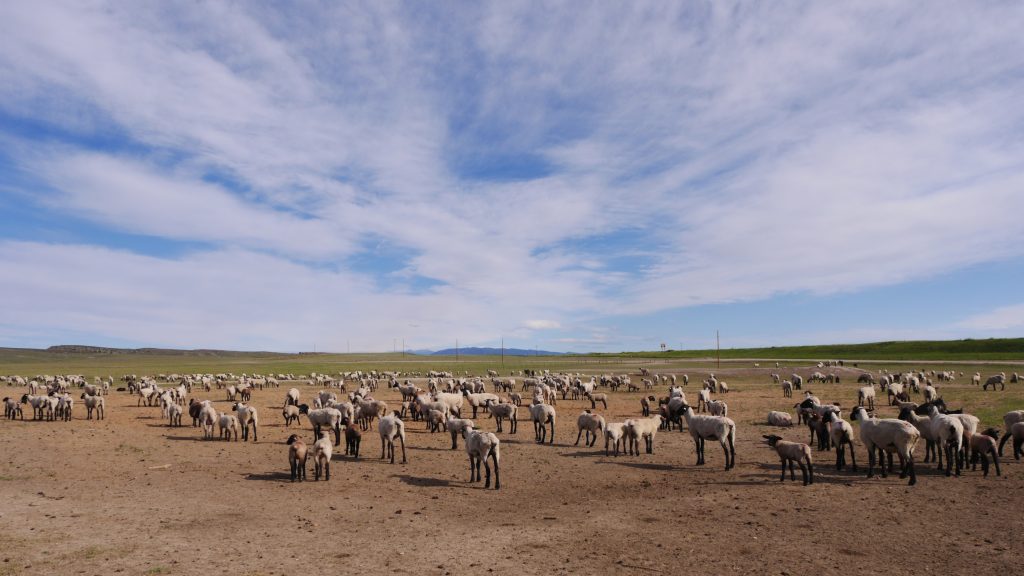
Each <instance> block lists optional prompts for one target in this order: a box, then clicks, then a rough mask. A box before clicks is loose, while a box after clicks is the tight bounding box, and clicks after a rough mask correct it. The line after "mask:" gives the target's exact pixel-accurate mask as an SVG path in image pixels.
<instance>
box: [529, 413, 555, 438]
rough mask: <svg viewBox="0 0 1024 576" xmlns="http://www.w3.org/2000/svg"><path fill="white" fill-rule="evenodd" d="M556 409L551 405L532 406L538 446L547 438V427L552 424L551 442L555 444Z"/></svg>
mask: <svg viewBox="0 0 1024 576" xmlns="http://www.w3.org/2000/svg"><path fill="white" fill-rule="evenodd" d="M555 418H556V414H555V407H554V406H552V405H550V404H533V405H531V406H530V419H531V420H533V432H534V436H535V439H536V441H537V443H538V444H543V443H544V440H545V439H546V438H547V433H548V431H547V425H548V424H551V441H550V442H549V443H550V444H554V443H555Z"/></svg>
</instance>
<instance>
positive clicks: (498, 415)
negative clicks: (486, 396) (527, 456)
mask: <svg viewBox="0 0 1024 576" xmlns="http://www.w3.org/2000/svg"><path fill="white" fill-rule="evenodd" d="M491 418H494V420H495V421H496V422H497V423H498V432H501V431H502V430H501V423H502V422H504V421H505V420H508V421H509V434H515V433H516V428H518V423H519V409H518V408H517V407H516V405H515V404H497V405H494V406H491Z"/></svg>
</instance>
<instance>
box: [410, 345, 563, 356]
mask: <svg viewBox="0 0 1024 576" xmlns="http://www.w3.org/2000/svg"><path fill="white" fill-rule="evenodd" d="M458 352H459V355H460V356H500V355H501V354H502V351H501V348H474V347H470V348H459V349H458ZM427 354H429V355H430V356H455V348H445V349H444V350H438V351H436V352H428V353H427ZM566 354H568V352H551V351H548V350H523V349H522V348H505V356H564V355H566Z"/></svg>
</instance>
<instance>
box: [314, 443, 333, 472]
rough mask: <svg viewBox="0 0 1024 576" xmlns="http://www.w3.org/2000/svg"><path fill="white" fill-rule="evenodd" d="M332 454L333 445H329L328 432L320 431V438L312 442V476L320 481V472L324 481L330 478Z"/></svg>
mask: <svg viewBox="0 0 1024 576" xmlns="http://www.w3.org/2000/svg"><path fill="white" fill-rule="evenodd" d="M332 456H334V447H333V446H331V439H330V435H329V433H328V432H326V431H325V432H321V433H320V438H319V439H318V440H317V441H316V442H314V443H313V478H315V479H316V480H317V481H318V482H319V481H320V474H323V475H324V481H330V479H331V457H332Z"/></svg>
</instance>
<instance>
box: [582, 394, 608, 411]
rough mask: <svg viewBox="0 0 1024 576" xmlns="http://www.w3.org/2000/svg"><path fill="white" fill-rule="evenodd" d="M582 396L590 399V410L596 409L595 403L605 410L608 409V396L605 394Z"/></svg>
mask: <svg viewBox="0 0 1024 576" xmlns="http://www.w3.org/2000/svg"><path fill="white" fill-rule="evenodd" d="M584 396H586V397H587V398H590V408H591V410H596V409H597V403H598V402H600V403H601V405H602V406H603V407H604V409H605V410H607V409H608V395H607V394H593V393H588V394H584Z"/></svg>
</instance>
